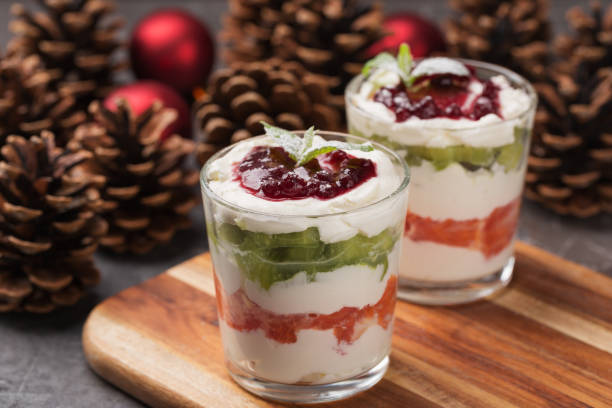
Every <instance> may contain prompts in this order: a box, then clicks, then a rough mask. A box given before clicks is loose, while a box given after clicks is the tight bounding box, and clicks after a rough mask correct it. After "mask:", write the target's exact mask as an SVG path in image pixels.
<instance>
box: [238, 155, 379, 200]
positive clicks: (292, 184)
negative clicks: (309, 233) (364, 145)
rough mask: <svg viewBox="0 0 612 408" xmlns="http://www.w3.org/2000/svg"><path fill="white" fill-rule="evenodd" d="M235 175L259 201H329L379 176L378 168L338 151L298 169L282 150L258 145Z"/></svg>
mask: <svg viewBox="0 0 612 408" xmlns="http://www.w3.org/2000/svg"><path fill="white" fill-rule="evenodd" d="M234 174H235V175H236V179H235V180H236V181H240V185H241V186H242V187H243V188H244V189H246V190H247V191H249V192H250V193H252V194H254V195H256V196H257V197H260V198H265V199H268V200H299V199H302V198H308V197H313V198H318V199H321V200H327V199H330V198H334V197H338V196H339V195H342V194H344V193H346V192H348V191H350V190H352V189H354V188H355V187H357V186H359V185H360V184H362V183H364V182H365V181H367V180H368V179H370V178H372V177H376V165H375V164H374V162H372V161H371V160H368V159H361V158H357V157H354V156H351V155H349V154H347V153H346V152H345V151H343V150H335V151H332V152H329V153H325V154H322V155H319V156H318V157H316V158H314V159H312V160H310V161H309V162H308V163H306V164H304V165H303V166H297V167H296V162H295V160H293V159H292V158H291V157H289V154H287V152H286V151H285V150H284V149H283V148H282V147H275V146H256V147H254V148H253V149H252V150H251V151H250V152H249V153H248V154H247V155H246V156H245V157H244V159H242V161H241V162H240V163H237V164H236V165H235V168H234Z"/></svg>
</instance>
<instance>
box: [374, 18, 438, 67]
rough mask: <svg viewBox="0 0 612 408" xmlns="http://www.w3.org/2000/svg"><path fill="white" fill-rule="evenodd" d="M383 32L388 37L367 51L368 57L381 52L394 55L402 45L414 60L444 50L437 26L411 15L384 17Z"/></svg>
mask: <svg viewBox="0 0 612 408" xmlns="http://www.w3.org/2000/svg"><path fill="white" fill-rule="evenodd" d="M383 30H384V31H386V32H388V33H389V35H387V36H386V37H384V38H382V39H381V40H380V41H378V42H376V43H374V44H373V45H372V46H371V47H370V48H369V49H368V51H367V54H368V56H369V57H374V56H375V55H377V54H379V53H381V52H383V51H387V52H390V53H392V54H393V55H395V54H396V53H397V49H398V47H399V46H400V44H402V43H407V44H408V45H409V46H410V50H411V51H412V56H413V57H415V58H421V57H427V56H429V55H431V54H432V53H434V52H437V51H444V50H445V49H446V42H445V40H444V35H443V34H442V32H441V31H440V29H439V28H438V26H437V25H436V24H434V23H432V22H431V21H429V20H427V19H425V18H423V17H421V16H419V15H416V14H413V13H397V14H392V15H389V16H387V17H385V21H384V22H383Z"/></svg>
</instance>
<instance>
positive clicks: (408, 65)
mask: <svg viewBox="0 0 612 408" xmlns="http://www.w3.org/2000/svg"><path fill="white" fill-rule="evenodd" d="M412 63H413V60H412V52H410V47H409V46H408V44H406V43H402V45H400V47H399V51H398V53H397V66H398V67H399V69H400V71H402V72H403V73H404V75H405V76H406V77H408V78H410V72H411V71H412Z"/></svg>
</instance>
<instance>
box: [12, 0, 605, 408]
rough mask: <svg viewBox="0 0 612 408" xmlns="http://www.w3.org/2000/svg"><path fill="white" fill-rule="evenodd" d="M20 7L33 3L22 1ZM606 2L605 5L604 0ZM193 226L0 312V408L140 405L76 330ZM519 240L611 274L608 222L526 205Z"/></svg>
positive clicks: (391, 4) (176, 252) (427, 11)
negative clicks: (74, 300)
mask: <svg viewBox="0 0 612 408" xmlns="http://www.w3.org/2000/svg"><path fill="white" fill-rule="evenodd" d="M11 3H13V1H6V0H0V49H2V48H3V47H2V44H5V43H6V41H7V39H8V38H9V34H8V31H7V28H6V27H7V23H8V20H9V19H10V16H9V13H8V10H9V7H10V4H11ZM25 3H26V4H30V3H32V1H25ZM117 3H119V11H120V13H121V14H122V15H124V16H125V17H126V19H127V21H128V27H126V32H127V31H128V30H129V29H130V27H131V25H132V24H134V23H135V22H136V21H138V19H139V18H141V17H142V16H143V15H145V14H146V13H148V12H150V11H152V10H154V9H157V8H160V7H165V6H168V5H172V6H180V7H183V8H185V9H187V10H189V11H191V12H192V13H194V14H195V15H197V16H199V17H200V18H202V20H203V21H205V22H206V23H207V24H208V26H209V27H210V29H211V30H214V31H215V32H216V31H218V29H219V28H220V25H221V15H222V13H223V12H224V11H225V10H226V8H227V4H226V2H225V1H222V0H199V1H196V0H174V1H163V0H127V1H126V0H120V1H117ZM551 3H552V21H553V24H554V25H555V29H556V30H557V31H561V30H566V28H565V27H566V26H565V22H564V10H566V9H567V8H568V7H569V6H570V5H573V4H584V5H587V4H588V2H587V1H578V0H575V1H571V0H554V1H551ZM604 4H610V0H608V1H605V2H604ZM385 7H386V10H388V11H394V10H400V9H409V8H411V9H413V10H415V11H418V12H420V13H421V14H423V15H425V16H428V17H429V18H432V19H436V20H438V21H442V19H444V18H445V17H446V16H448V15H449V13H450V11H449V10H448V9H447V8H446V4H445V1H444V0H429V1H427V2H420V1H419V2H416V1H414V2H410V1H408V0H404V1H402V0H388V1H387V2H386V6H385ZM193 218H194V227H193V228H192V229H191V230H189V231H185V232H183V233H181V234H180V235H179V236H178V237H177V238H176V239H175V240H174V241H173V243H172V244H171V245H169V246H167V247H164V248H161V249H159V250H156V251H155V252H154V253H153V254H152V255H149V256H146V257H141V258H139V257H125V256H116V255H111V254H99V255H97V256H96V258H97V259H96V260H97V263H98V266H99V267H100V270H101V271H102V275H103V279H102V283H101V284H100V286H98V287H97V288H96V289H95V290H94V291H93V292H92V293H91V294H90V295H89V296H87V297H86V298H85V299H84V300H82V301H81V302H80V303H79V304H78V306H77V307H75V308H72V309H69V310H62V311H58V312H55V313H53V314H51V315H49V316H27V315H7V316H2V315H0V408H5V407H7V408H8V407H32V408H38V407H41V408H42V407H45V408H47V407H90V408H98V407H103V408H111V407H117V408H118V407H122V408H123V407H140V406H142V405H141V404H140V403H139V402H138V401H136V400H134V399H132V398H131V397H129V396H128V395H126V394H124V393H123V392H121V391H119V390H117V389H116V388H114V387H113V386H111V385H109V384H107V383H106V382H104V381H103V380H102V379H100V378H99V377H97V376H96V375H95V374H94V373H93V372H92V371H90V370H89V368H88V367H87V364H86V362H85V359H84V358H83V352H82V349H81V328H82V325H83V322H84V320H85V318H86V316H87V314H88V313H89V311H90V310H91V309H92V308H93V306H94V305H96V304H97V303H99V302H100V301H101V300H103V299H105V298H106V297H108V296H111V295H113V294H115V293H117V292H119V291H120V290H122V289H125V288H127V287H129V286H132V285H134V284H137V283H139V282H142V281H143V280H145V279H148V278H150V277H152V276H155V275H157V274H159V273H161V272H163V271H164V270H166V269H168V268H169V267H170V266H172V265H175V264H177V263H179V262H181V261H184V260H186V259H188V258H190V257H192V256H194V255H196V254H198V253H199V252H201V251H203V250H205V248H206V240H205V237H204V228H203V221H202V214H201V209H199V208H198V209H197V210H196V211H194V213H193ZM519 235H520V237H521V239H523V240H524V241H527V242H529V243H531V244H534V245H538V246H540V247H542V248H545V249H547V250H549V251H551V252H554V253H556V254H558V255H561V256H563V257H566V258H569V259H571V260H573V261H576V262H580V263H583V264H585V265H587V266H589V267H591V268H593V269H595V270H598V271H600V272H603V273H605V274H607V275H610V276H612V217H607V218H606V217H600V218H597V219H592V220H588V221H584V220H572V219H564V218H561V217H558V216H556V215H553V214H550V213H548V212H547V211H545V210H542V209H540V208H539V207H537V206H536V205H534V204H532V203H529V202H525V203H524V207H523V211H522V215H521V223H520V231H519Z"/></svg>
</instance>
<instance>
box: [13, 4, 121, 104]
mask: <svg viewBox="0 0 612 408" xmlns="http://www.w3.org/2000/svg"><path fill="white" fill-rule="evenodd" d="M39 3H40V4H41V6H42V9H43V10H42V11H39V12H36V13H32V12H30V11H29V10H27V9H26V8H25V7H24V6H23V5H21V4H15V5H13V7H12V10H11V11H12V13H13V15H14V16H15V19H14V20H13V21H12V22H11V23H10V26H9V27H10V29H11V31H12V32H13V33H14V34H15V35H16V37H15V38H14V39H13V40H12V41H11V42H10V44H9V47H8V49H9V52H10V53H12V54H16V55H21V56H29V55H39V56H40V58H41V59H42V61H43V64H44V66H45V68H46V69H48V70H58V71H59V72H60V75H58V76H57V78H56V81H57V88H58V89H59V90H60V93H61V95H62V96H73V97H74V98H76V100H77V103H78V105H79V106H80V107H81V108H83V109H84V110H85V109H87V105H88V104H89V103H90V102H91V101H92V100H94V99H98V98H102V97H104V96H105V95H106V94H107V93H108V92H109V91H110V88H111V86H112V76H113V73H114V72H115V71H116V70H118V69H120V68H121V67H122V66H123V64H118V63H117V62H115V61H114V60H113V58H112V56H113V53H114V52H115V51H116V50H117V49H118V48H119V47H120V45H121V43H120V41H119V37H118V31H119V29H121V27H122V26H123V21H122V19H120V18H117V17H111V16H112V15H113V13H114V11H115V3H114V1H112V0H41V1H39Z"/></svg>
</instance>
